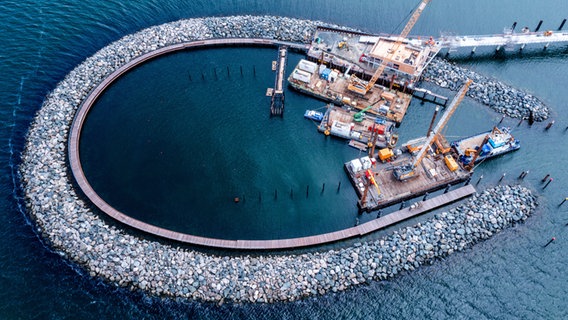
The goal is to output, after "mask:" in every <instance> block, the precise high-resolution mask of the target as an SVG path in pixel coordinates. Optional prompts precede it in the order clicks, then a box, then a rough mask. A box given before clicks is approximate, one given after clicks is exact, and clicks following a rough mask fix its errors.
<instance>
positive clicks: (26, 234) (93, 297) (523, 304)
mask: <svg viewBox="0 0 568 320" xmlns="http://www.w3.org/2000/svg"><path fill="white" fill-rule="evenodd" d="M415 4H416V1H391V2H388V3H387V2H384V1H382V2H376V1H359V2H349V1H335V0H329V1H290V2H286V3H276V4H270V3H268V2H264V1H218V2H215V3H210V2H206V1H192V2H182V1H151V0H141V1H136V2H118V1H108V2H100V1H93V0H86V1H61V2H57V3H54V2H50V1H29V0H28V1H13V0H6V1H3V2H2V3H1V4H0V8H1V9H2V10H0V18H1V19H0V21H1V23H0V30H1V32H0V38H1V40H2V49H0V57H1V59H0V72H1V74H2V78H1V79H0V81H1V82H2V85H0V101H1V102H2V104H1V108H0V127H1V130H0V141H1V142H0V143H1V144H0V163H1V165H0V170H1V171H2V174H1V175H0V177H1V178H0V191H1V192H2V195H3V196H2V198H1V199H0V212H2V215H1V216H0V235H1V236H2V240H3V241H2V242H1V244H0V263H1V269H0V270H1V273H0V274H1V277H0V288H2V290H1V291H0V292H1V293H0V318H3V319H20V318H24V319H28V318H36V319H61V318H70V319H77V318H82V319H89V318H93V319H98V318H103V319H106V318H213V319H226V318H231V319H237V318H258V319H265V318H272V319H283V318H285V319H286V318H299V319H308V318H324V319H328V318H329V319H377V318H384V319H391V318H407V319H409V318H410V319H421V318H426V319H456V318H472V319H483V318H498V319H565V318H567V317H568V311H567V310H568V309H567V308H566V304H565V296H566V293H567V292H568V276H567V275H566V272H565V266H566V264H567V263H568V258H567V255H566V249H565V248H566V246H567V245H568V233H567V231H568V230H566V227H565V224H566V223H567V222H568V216H567V212H566V210H568V209H567V208H568V206H566V205H565V206H564V207H558V204H559V203H560V201H561V200H562V199H563V198H565V197H566V196H568V191H567V188H566V183H565V181H566V180H567V179H568V174H567V173H566V170H565V167H566V164H567V163H568V151H566V147H567V146H568V145H567V143H566V141H565V138H566V134H565V130H564V129H565V128H566V127H567V126H568V116H567V115H566V110H567V107H566V99H567V98H568V93H566V90H565V82H566V74H567V72H568V66H567V65H566V59H567V57H568V49H567V48H565V47H561V48H557V49H556V50H552V52H550V53H548V54H544V55H543V54H538V53H535V54H523V55H518V54H515V53H510V54H508V58H507V59H502V58H499V57H492V56H489V57H488V58H477V59H459V60H457V62H458V63H460V64H462V65H464V66H466V67H468V68H472V69H474V70H477V71H478V72H481V73H484V74H486V75H490V76H493V77H496V78H498V79H502V80H504V81H506V82H508V83H510V84H512V85H513V86H515V87H519V88H524V89H526V90H528V91H530V92H532V93H533V94H535V95H536V96H538V97H540V98H541V99H543V100H544V101H545V102H546V103H547V104H548V105H549V106H550V107H551V108H552V109H553V112H554V113H553V118H554V119H555V120H556V124H555V126H554V127H553V128H552V129H551V130H549V131H548V132H545V131H544V130H543V128H544V125H545V124H536V125H534V126H533V127H532V128H529V127H528V126H527V125H526V124H523V125H522V126H521V127H518V128H517V127H516V125H517V121H515V120H505V124H507V125H509V126H511V127H513V128H514V129H515V131H514V132H515V135H516V136H517V137H518V138H519V139H520V140H521V141H522V143H523V147H522V149H521V150H520V151H519V152H517V153H515V154H513V155H509V156H506V157H502V158H499V159H496V160H494V161H492V162H490V163H485V164H483V165H482V166H480V167H479V168H478V170H477V172H476V177H477V176H479V175H481V174H483V175H484V176H485V178H484V179H483V182H482V183H481V184H480V188H483V187H485V186H488V185H491V184H494V183H495V182H496V181H497V180H498V179H499V177H500V176H501V174H502V173H503V172H507V176H506V178H505V179H506V180H508V181H514V180H515V178H516V176H518V174H519V173H520V172H521V171H522V170H527V169H528V170H530V174H529V176H528V177H527V179H525V183H526V184H527V185H528V186H530V187H532V188H534V189H535V191H536V192H537V193H538V194H540V195H541V198H540V203H541V209H540V211H539V212H538V213H536V214H535V216H534V217H532V218H531V219H529V221H528V222H527V223H526V224H524V225H522V226H519V227H517V228H515V229H511V230H507V231H505V232H503V233H502V234H500V235H498V236H496V237H494V238H493V239H491V240H489V241H486V242H484V243H481V244H478V245H476V246H475V247H474V248H472V249H470V250H468V251H466V252H464V253H459V254H455V255H454V256H451V257H449V258H447V259H445V260H443V261H438V262H436V263H435V264H434V265H432V266H428V267H424V268H421V269H420V270H418V271H416V272H413V273H411V274H406V275H402V276H400V277H398V278H397V279H394V280H392V281H388V282H382V283H374V284H371V285H369V286H364V287H361V288H358V289H355V290H352V291H349V292H346V293H342V294H337V295H328V296H324V297H320V298H314V299H308V300H305V301H302V302H297V303H291V304H277V305H270V306H265V305H261V306H248V305H244V306H243V305H223V306H220V307H219V306H215V305H209V304H200V303H194V302H183V301H170V300H159V299H154V298H149V297H146V296H143V295H140V294H133V293H129V292H125V291H122V290H116V289H113V288H111V287H109V286H107V285H105V284H101V283H99V282H98V281H97V280H96V279H91V278H89V277H88V276H86V275H84V274H83V273H82V272H81V270H80V269H77V268H76V267H75V266H73V265H68V263H67V262H66V261H63V260H61V259H60V258H59V257H58V256H57V255H55V254H53V253H51V252H50V251H49V249H47V248H45V247H44V246H43V244H42V242H41V241H40V239H38V237H37V236H36V235H35V233H34V231H33V227H32V226H31V225H30V224H29V223H28V220H27V215H26V213H25V211H23V210H22V208H21V207H20V202H18V201H17V188H16V187H15V185H16V184H17V179H16V178H15V176H14V173H15V166H17V164H18V163H19V156H18V155H19V153H20V152H21V150H22V147H23V143H24V135H25V132H26V130H27V127H28V125H29V122H30V121H31V119H32V117H33V115H34V113H35V112H36V110H37V109H38V108H39V107H40V105H41V102H42V100H43V97H44V96H45V95H46V93H47V92H49V91H50V90H52V89H53V88H54V87H55V86H56V84H57V82H58V81H60V80H61V79H62V78H63V77H64V76H65V74H67V73H68V72H69V71H70V70H72V69H73V68H74V67H75V66H76V65H77V64H78V63H80V62H81V61H83V60H84V59H85V58H87V57H88V56H90V55H92V54H93V53H94V52H95V51H97V50H98V49H100V48H101V47H103V46H105V45H107V44H108V43H110V42H112V41H114V40H116V39H118V38H120V37H122V36H123V35H126V34H129V33H132V32H134V31H137V30H139V29H141V28H144V27H147V26H151V25H155V24H160V23H164V22H168V21H174V20H177V19H181V18H190V17H201V16H210V15H214V16H221V15H232V14H272V15H285V16H293V17H300V18H310V19H321V20H327V21H330V22H334V23H338V24H345V25H349V26H354V27H359V28H362V29H364V30H366V31H371V32H393V31H399V30H400V27H399V28H398V29H396V28H395V27H396V26H399V25H400V24H401V21H402V24H404V22H403V21H404V19H405V18H407V16H408V13H409V12H410V11H411V9H412V8H413V7H414V6H415ZM567 9H568V3H566V2H565V1H562V0H556V1H544V2H533V1H513V0H509V1H500V2H498V3H496V2H495V1H488V0H483V1H470V2H456V1H443V0H437V1H434V2H433V3H431V4H430V5H429V6H428V8H427V9H426V10H425V12H424V14H423V16H422V17H421V19H420V20H419V21H418V23H417V24H416V26H415V28H414V31H413V33H414V34H422V35H431V34H432V35H437V34H439V32H441V31H449V32H455V33H461V34H487V33H499V32H501V30H502V28H503V27H504V26H510V25H511V24H512V23H513V22H514V21H517V22H518V26H524V25H527V26H529V27H531V28H534V27H535V26H536V24H537V22H538V20H540V19H543V20H545V23H544V26H543V28H546V29H556V27H557V26H558V25H559V24H560V21H561V20H562V19H563V18H565V17H566V15H567V12H568V10H567ZM198 54H202V53H201V52H199V53H198ZM226 54H227V53H226V52H225V53H224V52H223V50H220V51H219V52H215V53H212V55H217V56H218V57H219V59H218V60H217V61H218V62H217V63H218V64H219V65H218V67H219V68H220V69H221V68H225V67H226V66H227V65H231V63H230V62H225V61H224V60H223V57H224V56H225V57H226ZM255 55H258V56H257V58H258V59H256V60H255V61H251V59H250V58H249V60H247V59H243V62H242V63H239V64H236V63H234V64H232V65H231V66H232V67H234V68H236V67H237V65H240V64H242V65H243V66H250V65H253V64H259V63H260V62H258V61H262V59H266V60H268V61H267V62H269V60H271V59H272V55H273V52H270V50H268V51H255ZM252 58H254V57H252ZM293 59H297V57H293ZM195 68H197V69H199V70H212V69H211V68H212V66H211V65H208V64H207V63H203V64H202V65H196V66H195ZM260 69H261V68H260V66H257V70H259V74H258V78H257V79H256V80H255V79H253V78H250V77H248V78H247V77H243V81H242V82H239V83H236V84H235V85H236V86H237V87H236V88H237V89H240V90H241V91H242V92H247V94H249V93H250V94H251V97H252V96H253V95H254V92H253V90H257V91H259V92H261V93H262V92H263V91H264V90H265V88H266V87H267V86H271V85H270V83H271V81H272V80H270V81H268V83H267V82H266V81H264V79H271V78H270V76H271V75H270V74H261V72H260ZM263 72H264V70H263ZM194 78H195V77H194ZM220 83H221V80H220V81H219V82H216V83H214V82H206V83H200V84H195V85H200V86H205V85H206V84H210V85H212V86H219V85H220ZM125 85H127V84H125ZM115 94H117V93H115ZM287 97H288V98H290V100H291V101H290V100H289V102H290V104H289V105H288V106H289V108H288V109H287V111H286V112H287V113H286V118H285V120H284V121H285V122H286V124H285V125H284V124H282V123H279V122H277V121H276V122H274V123H270V125H273V124H275V125H276V126H281V127H282V129H285V128H287V129H289V130H294V132H296V131H297V133H301V134H302V136H301V137H302V138H301V139H299V138H298V137H297V136H295V135H291V134H290V135H289V136H288V134H289V132H288V133H287V135H286V136H285V137H284V138H286V137H287V138H288V139H289V140H290V141H294V143H297V144H299V146H295V147H294V148H298V149H297V150H302V147H301V144H304V143H307V141H309V142H312V143H315V145H316V146H321V145H322V144H323V142H322V141H323V137H322V136H321V135H319V134H317V133H316V132H315V128H313V130H312V128H309V126H308V124H309V123H307V122H306V121H304V120H303V119H301V113H302V112H303V110H304V109H305V108H306V107H307V106H314V105H315V106H317V105H319V104H320V102H318V101H314V100H310V99H307V98H305V97H302V96H299V95H294V94H292V93H290V94H289V95H288V96H287ZM123 98H124V99H125V100H127V99H130V98H131V97H128V96H124V97H123ZM164 99H170V98H167V97H164ZM195 99H198V100H204V98H203V97H196V98H195ZM250 99H254V98H250ZM157 102H159V101H157ZM227 103H228V102H227ZM259 104H260V105H263V102H262V103H261V102H259ZM431 107H432V106H431V105H428V104H426V105H420V103H418V102H414V103H413V105H412V109H411V111H410V113H409V115H408V117H407V119H406V120H405V122H404V123H403V126H402V127H401V128H400V130H401V135H402V136H403V139H405V137H407V138H411V137H413V136H414V135H415V134H416V133H419V132H421V131H420V128H423V127H424V126H425V122H426V123H427V120H425V119H426V118H427V117H425V114H427V113H428V112H431V109H432V108H431ZM216 108H217V107H216V106H215V103H213V105H212V106H211V107H210V108H209V110H213V112H215V111H216ZM166 111H167V112H172V110H166ZM265 115H266V113H265V112H264V111H263V112H260V113H258V112H255V113H252V112H251V114H244V115H243V117H245V118H243V119H242V121H244V122H247V121H251V123H255V122H254V117H255V116H265ZM211 116H212V115H211V114H206V113H203V114H197V115H196V114H189V115H188V117H189V118H191V119H194V120H196V121H203V120H207V119H208V117H211ZM189 118H188V120H190V119H189ZM499 119H500V116H499V115H497V114H494V113H492V112H490V111H488V110H487V109H486V108H484V107H482V106H479V105H477V104H475V103H473V102H471V101H468V100H466V101H465V102H464V103H463V104H462V106H460V108H459V109H458V111H457V112H456V113H455V115H454V117H453V119H452V121H451V122H450V124H449V125H448V131H447V135H449V136H463V135H468V134H473V133H477V132H480V131H482V130H485V129H487V128H488V127H490V126H491V125H492V124H494V123H496V122H498V120H499ZM139 120H140V121H142V120H145V118H143V117H142V115H140V118H139ZM293 121H294V122H295V123H288V122H293ZM227 125H228V126H235V125H236V124H234V123H227ZM205 129H206V128H205ZM205 129H204V130H205ZM234 130H236V128H235V129H234ZM203 135H205V136H207V137H208V139H211V140H210V141H211V142H212V143H214V140H213V139H218V138H219V137H215V136H214V135H213V133H211V132H203ZM296 139H299V140H296ZM183 142H185V141H183ZM141 143H147V139H146V141H141ZM153 143H156V141H154V142H153ZM191 143H195V144H196V146H197V145H198V144H199V143H204V144H209V143H207V141H199V142H197V141H192V142H191ZM265 147H266V148H268V147H271V146H256V148H258V149H255V150H251V151H250V152H252V153H251V154H249V155H248V156H250V157H251V158H255V157H256V154H255V153H262V150H263V149H262V148H265ZM286 148H291V147H290V146H289V145H288V146H287V147H286ZM317 152H318V153H321V154H319V155H318V159H321V158H324V157H326V156H328V155H329V156H333V157H334V159H336V160H339V162H340V163H341V162H342V161H343V160H344V159H345V158H349V157H350V156H351V155H353V151H351V150H348V149H346V148H344V147H342V146H341V145H339V144H338V143H336V142H332V143H329V144H328V145H325V147H324V148H321V149H319V148H318V149H317ZM284 156H286V155H284ZM227 157H229V158H230V157H235V155H233V154H229V155H227ZM278 159H280V158H278ZM182 160H183V159H182ZM180 161H181V160H180ZM321 165H322V164H321V162H320V161H317V162H309V161H308V162H307V163H306V167H305V168H303V169H302V170H305V172H313V176H309V177H307V178H306V181H298V182H295V183H297V184H298V188H300V185H304V184H308V183H310V184H313V185H314V188H315V186H316V185H317V184H320V183H323V182H327V181H330V182H329V183H330V184H334V183H336V182H337V181H338V179H343V177H342V175H341V174H340V173H339V172H337V171H333V170H331V167H325V166H323V167H322V166H321ZM328 168H330V170H329V172H332V174H333V175H335V176H334V177H331V178H329V179H321V178H320V177H319V175H321V174H322V172H326V174H329V173H328V170H327V169H328ZM223 170H228V169H227V168H223ZM250 170H254V168H252V169H250ZM318 170H321V171H320V172H318ZM547 173H550V174H551V175H552V176H553V177H554V179H555V180H554V182H553V183H552V184H551V185H550V186H549V187H548V188H547V189H546V190H545V191H542V185H541V184H540V179H541V178H542V177H543V176H544V175H545V174H547ZM224 174H226V175H228V176H231V175H230V172H226V173H225V172H224ZM243 174H244V173H243ZM267 174H272V173H270V172H268V173H267ZM213 177H214V179H217V178H218V177H215V175H213ZM275 178H278V179H282V181H281V182H278V183H277V184H278V185H282V187H278V188H282V193H283V194H282V196H280V195H279V199H278V201H280V200H281V202H278V203H277V204H278V205H275V204H271V205H270V206H268V207H267V208H265V209H266V211H265V213H270V212H271V210H273V209H274V210H281V207H280V204H281V203H283V202H284V199H280V198H285V197H284V194H286V192H284V188H285V187H284V185H290V184H292V183H294V182H293V181H295V180H294V179H296V178H295V176H293V175H289V176H284V177H282V176H279V177H276V176H275ZM229 179H232V178H229ZM286 179H288V180H286ZM474 179H475V178H474ZM324 180H325V181H324ZM331 181H335V182H331ZM229 183H230V186H231V188H228V190H229V191H230V193H231V195H230V197H232V196H233V195H232V194H233V193H241V192H242V193H244V192H246V193H247V194H248V193H249V192H251V193H253V191H247V190H244V189H243V190H241V189H239V188H238V186H239V183H236V182H234V181H231V182H229ZM257 183H260V182H257ZM257 187H258V186H257ZM344 187H345V188H344V189H345V190H344V192H345V193H344V194H341V196H342V197H345V198H346V199H350V198H351V197H352V196H353V195H350V194H349V190H347V187H348V186H347V185H345V186H344ZM287 188H289V187H287ZM330 189H332V188H330ZM288 190H289V189H288ZM326 191H327V190H326ZM266 192H267V194H269V192H270V191H268V190H267V191H266ZM314 196H315V195H314ZM318 196H319V194H318ZM267 197H268V196H267ZM323 197H324V198H323V199H324V200H325V199H326V198H325V197H330V198H331V194H329V195H328V194H327V193H326V194H324V195H323ZM334 199H335V198H334ZM248 200H249V199H247V201H248ZM313 201H314V203H315V199H314V200H313ZM333 201H336V200H333ZM314 203H307V201H306V203H304V204H302V205H306V206H315V204H314ZM231 205H232V203H231ZM227 206H228V204H227ZM341 206H342V207H341V210H337V211H330V212H331V213H330V215H332V218H331V220H329V221H335V222H333V223H335V224H336V225H335V226H334V225H332V224H333V223H330V226H329V228H335V227H336V226H340V225H341V224H342V223H349V222H345V220H347V221H348V219H352V220H351V221H353V219H354V217H353V216H352V212H351V211H350V210H351V209H349V208H350V204H342V205H341ZM346 208H347V210H345V211H344V209H346ZM301 209H302V208H293V210H295V212H296V213H300V212H302V211H301ZM233 210H234V211H233ZM238 210H240V209H238V208H235V207H234V206H230V207H227V209H226V211H228V212H227V213H228V214H234V213H236V212H238ZM343 214H344V215H345V217H342V215H343ZM304 218H305V217H304ZM344 218H345V219H344ZM363 219H370V216H364V218H363ZM351 223H352V222H351ZM306 228H310V227H309V226H308V227H306ZM552 236H555V237H556V239H557V240H556V242H555V243H554V244H553V245H550V246H549V247H547V248H546V249H543V248H542V245H543V244H544V243H546V242H547V240H548V239H550V238H551V237H552ZM335 246H337V247H340V246H341V244H337V245H335Z"/></svg>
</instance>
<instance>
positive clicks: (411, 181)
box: [344, 80, 479, 211]
mask: <svg viewBox="0 0 568 320" xmlns="http://www.w3.org/2000/svg"><path fill="white" fill-rule="evenodd" d="M471 82H472V81H471V80H468V81H467V82H466V84H465V85H464V86H463V87H462V88H461V89H460V91H459V92H458V94H457V95H456V96H455V97H454V99H453V100H452V103H451V104H450V105H449V106H448V107H447V108H446V110H445V112H444V114H443V115H442V117H441V118H440V120H439V121H438V123H437V125H436V126H435V127H434V129H432V125H433V123H434V120H435V118H436V115H437V111H436V112H435V113H434V116H433V118H432V122H431V124H430V128H428V131H427V136H426V137H425V138H422V139H417V140H416V141H420V142H419V143H417V144H414V143H406V144H405V145H404V147H403V148H400V149H396V150H393V148H392V147H390V148H389V147H387V148H384V149H380V150H379V151H378V153H377V154H376V155H375V153H374V150H372V151H371V152H369V156H365V157H362V158H357V159H354V160H351V161H349V162H347V163H345V164H344V169H345V172H346V173H347V175H348V177H349V180H350V181H351V184H352V185H353V186H354V188H355V191H356V192H357V195H358V196H359V201H358V207H359V209H360V210H361V211H372V210H377V209H380V208H384V207H387V206H390V205H393V204H395V203H398V202H401V201H405V200H408V199H412V198H415V197H418V196H420V195H423V194H426V193H429V192H433V191H436V190H439V189H442V188H448V189H449V187H450V186H451V185H454V184H457V183H460V182H463V181H466V180H468V179H469V178H470V176H471V172H472V168H473V167H472V166H468V165H463V164H461V163H458V161H457V157H456V155H455V153H453V152H452V151H451V148H449V147H448V146H447V141H446V140H445V138H443V135H442V134H441V130H442V129H443V128H444V127H445V126H446V124H447V123H448V120H449V119H450V117H451V116H452V114H453V113H454V111H455V110H456V108H457V106H458V105H459V103H460V102H461V101H462V100H463V98H464V97H465V94H466V92H467V90H468V88H469V85H470V84H471ZM431 129H432V130H431ZM478 149H479V148H478ZM476 152H477V153H479V151H476Z"/></svg>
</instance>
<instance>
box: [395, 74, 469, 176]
mask: <svg viewBox="0 0 568 320" xmlns="http://www.w3.org/2000/svg"><path fill="white" fill-rule="evenodd" d="M471 83H472V80H471V79H467V81H466V83H465V84H464V85H463V87H461V89H460V91H459V92H458V94H456V96H455V97H454V99H453V100H452V102H451V103H450V105H449V106H448V107H446V108H447V109H446V111H445V112H444V114H443V115H442V117H441V118H440V120H439V121H438V123H437V124H436V127H434V130H432V134H430V135H429V136H428V138H427V139H426V141H425V142H424V144H423V145H422V148H421V149H420V151H418V153H417V154H416V157H415V158H414V161H412V163H411V164H404V165H401V166H398V167H394V168H393V174H394V176H395V177H396V178H397V179H398V180H406V179H409V178H412V177H414V176H416V172H415V168H416V167H417V166H418V165H419V164H420V163H421V162H422V159H424V157H425V156H426V153H427V151H428V149H430V146H431V145H432V143H433V142H434V140H435V139H436V137H437V136H438V134H439V132H440V131H441V130H442V129H443V128H444V127H445V126H446V124H447V123H448V120H450V117H451V116H452V114H453V113H454V111H456V108H457V107H458V105H459V104H460V103H461V101H462V100H463V98H464V97H465V94H466V93H467V90H468V88H469V85H470V84H471Z"/></svg>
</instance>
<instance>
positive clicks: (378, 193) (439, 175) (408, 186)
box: [344, 152, 471, 211]
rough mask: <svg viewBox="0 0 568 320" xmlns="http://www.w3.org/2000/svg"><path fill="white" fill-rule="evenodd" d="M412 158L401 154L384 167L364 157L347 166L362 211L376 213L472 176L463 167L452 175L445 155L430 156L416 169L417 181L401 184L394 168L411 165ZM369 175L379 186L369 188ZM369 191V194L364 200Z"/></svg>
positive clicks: (458, 168)
mask: <svg viewBox="0 0 568 320" xmlns="http://www.w3.org/2000/svg"><path fill="white" fill-rule="evenodd" d="M411 157H412V156H411V155H410V154H409V153H406V152H404V153H402V154H400V153H399V155H397V156H396V159H395V160H393V161H390V162H385V163H381V162H378V161H375V160H374V159H369V157H363V158H361V159H354V160H352V161H349V162H347V163H345V164H344V169H345V171H346V172H347V175H348V177H349V180H350V181H351V183H352V184H353V186H354V187H355V191H356V192H357V195H358V196H359V201H358V206H359V209H360V210H362V211H372V210H377V209H381V208H384V207H388V206H390V205H393V204H396V203H399V202H402V201H406V200H408V199H412V198H415V197H418V196H421V195H424V194H425V193H430V192H433V191H436V190H439V189H443V188H446V187H448V186H449V185H454V184H457V183H460V182H463V181H465V180H467V179H469V178H470V175H471V173H470V171H468V170H466V169H465V168H463V167H461V166H458V167H457V169H455V170H454V171H452V170H450V168H449V167H448V166H447V165H446V162H445V160H444V157H443V156H442V155H437V154H429V155H427V156H426V157H424V159H423V160H422V162H421V163H420V165H418V166H417V167H416V168H415V172H416V174H415V177H413V178H411V179H408V180H405V181H399V180H397V179H396V178H395V176H394V174H393V168H394V167H395V166H398V165H401V164H404V163H407V162H409V160H410V159H411ZM359 163H360V165H359ZM367 175H371V176H372V177H373V178H374V180H375V181H376V185H372V184H371V185H367V183H366V179H367V178H368V177H367ZM366 188H368V190H367V192H366V193H367V194H366V196H364V195H365V189H366ZM363 198H365V199H364V200H363Z"/></svg>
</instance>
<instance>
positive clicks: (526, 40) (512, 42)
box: [437, 31, 568, 51]
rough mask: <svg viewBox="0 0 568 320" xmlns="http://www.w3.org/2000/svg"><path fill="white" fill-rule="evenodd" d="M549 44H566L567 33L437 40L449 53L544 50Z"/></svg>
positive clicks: (474, 36)
mask: <svg viewBox="0 0 568 320" xmlns="http://www.w3.org/2000/svg"><path fill="white" fill-rule="evenodd" d="M551 43H568V33H567V32H562V31H554V32H552V31H541V32H525V33H513V32H509V33H503V34H494V35H477V36H476V35H470V36H446V37H442V38H440V39H438V40H437V45H439V46H440V47H441V48H447V49H449V50H450V51H454V50H457V49H459V48H467V47H469V48H472V50H475V48H476V47H488V46H492V47H496V48H497V50H498V49H500V48H501V47H505V48H514V47H519V48H520V49H521V50H522V49H523V48H524V47H525V45H530V44H544V48H546V47H548V45H549V44H551Z"/></svg>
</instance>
